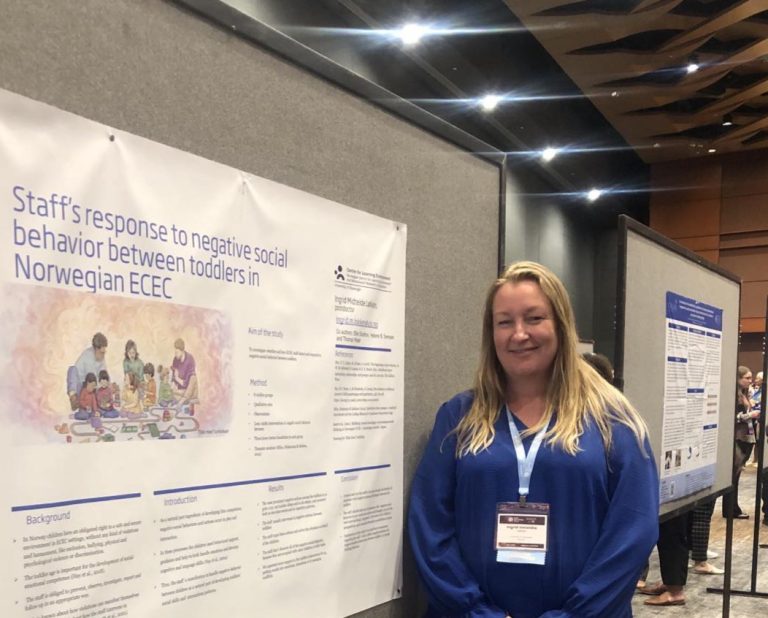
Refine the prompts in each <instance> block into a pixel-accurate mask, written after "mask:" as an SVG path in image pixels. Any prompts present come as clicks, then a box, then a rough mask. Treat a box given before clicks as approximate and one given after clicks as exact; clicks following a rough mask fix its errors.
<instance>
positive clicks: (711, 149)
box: [707, 148, 717, 154]
mask: <svg viewBox="0 0 768 618" xmlns="http://www.w3.org/2000/svg"><path fill="white" fill-rule="evenodd" d="M707 152H708V153H709V154H712V153H713V152H717V148H710V149H709V150H707Z"/></svg>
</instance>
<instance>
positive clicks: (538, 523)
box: [494, 502, 549, 564]
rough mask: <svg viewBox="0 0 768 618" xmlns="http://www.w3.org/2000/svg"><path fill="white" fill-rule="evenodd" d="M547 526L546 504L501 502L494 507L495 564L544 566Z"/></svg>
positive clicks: (547, 507) (547, 509)
mask: <svg viewBox="0 0 768 618" xmlns="http://www.w3.org/2000/svg"><path fill="white" fill-rule="evenodd" d="M548 527H549V505H548V504H543V503H540V502H527V503H525V504H521V503H519V502H500V503H499V504H498V505H496V535H495V538H494V549H495V550H496V561H497V562H507V563H512V564H545V563H546V559H547V538H548Z"/></svg>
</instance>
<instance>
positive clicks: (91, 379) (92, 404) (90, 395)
mask: <svg viewBox="0 0 768 618" xmlns="http://www.w3.org/2000/svg"><path fill="white" fill-rule="evenodd" d="M96 411H97V407H96V376H95V375H94V374H93V373H88V374H86V376H85V381H84V382H83V386H82V388H81V389H80V396H79V397H78V410H77V412H75V418H76V419H77V420H78V421H87V420H89V419H90V418H91V417H92V416H94V415H95V414H96Z"/></svg>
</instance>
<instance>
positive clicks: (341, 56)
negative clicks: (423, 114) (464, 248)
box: [193, 0, 648, 225]
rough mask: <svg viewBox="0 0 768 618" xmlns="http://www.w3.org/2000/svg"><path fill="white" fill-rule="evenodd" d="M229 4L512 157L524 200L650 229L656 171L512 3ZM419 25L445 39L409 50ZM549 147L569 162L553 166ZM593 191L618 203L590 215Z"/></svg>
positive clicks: (302, 0) (362, 0) (231, 0)
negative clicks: (621, 217) (493, 102)
mask: <svg viewBox="0 0 768 618" xmlns="http://www.w3.org/2000/svg"><path fill="white" fill-rule="evenodd" d="M225 3H226V4H227V5H229V6H231V7H233V8H235V9H236V10H238V11H241V12H243V13H245V14H247V15H249V16H250V17H252V18H253V19H255V20H257V21H258V22H260V23H263V24H266V25H268V26H269V27H270V28H273V29H274V30H276V31H278V32H281V33H284V34H285V35H287V36H289V37H290V38H291V39H293V40H295V41H298V42H299V43H301V44H302V45H304V46H306V47H307V48H309V49H311V50H314V51H315V52H317V53H319V54H321V55H323V56H325V57H326V58H328V59H330V60H332V61H333V62H334V63H336V64H337V65H339V66H341V67H344V68H345V69H346V70H348V71H351V72H353V73H355V74H357V75H359V76H361V77H363V78H364V79H365V80H368V81H370V82H372V83H375V84H377V85H379V86H381V87H383V88H384V89H386V90H387V91H389V92H391V93H392V94H393V95H396V97H401V98H402V99H405V100H407V101H410V102H412V103H414V104H416V105H418V106H420V107H421V108H423V109H425V110H427V111H428V112H429V113H431V114H433V115H434V116H436V117H439V118H441V119H443V120H445V121H447V122H449V123H450V124H452V125H453V126H455V127H458V128H460V129H462V130H463V131H466V132H467V133H470V134H472V135H474V136H476V137H478V138H479V139H481V140H483V141H484V142H485V143H486V144H489V145H490V146H492V147H493V148H496V149H498V150H499V151H501V152H503V153H506V154H507V165H508V166H509V167H510V169H512V170H513V175H514V178H515V182H516V185H515V190H516V191H517V194H518V196H519V197H520V198H521V199H526V200H529V201H535V200H549V201H552V200H556V201H557V202H558V203H562V204H565V205H567V204H569V203H571V202H572V203H573V206H574V208H573V211H574V212H576V211H579V212H581V211H584V212H585V214H584V216H589V217H591V218H592V220H593V222H596V223H600V222H604V223H605V224H606V225H612V224H614V223H615V216H616V215H617V214H620V213H628V214H630V215H631V216H634V217H635V218H638V219H640V220H645V219H646V216H647V215H646V213H647V193H646V190H647V186H648V169H647V166H646V165H645V164H644V163H643V162H642V161H641V159H640V158H639V157H638V156H637V154H636V153H635V151H634V149H633V148H632V147H631V146H630V145H628V143H627V141H626V140H625V138H624V137H622V135H620V134H619V133H618V132H617V131H616V130H615V129H614V128H613V126H612V125H611V124H610V123H609V122H607V121H606V118H605V116H604V115H603V114H602V113H601V111H599V110H598V109H597V108H596V107H595V105H594V102H593V101H592V100H590V99H589V98H588V97H585V96H584V94H583V93H582V92H581V90H580V89H579V87H578V86H577V85H576V84H575V83H574V81H573V80H572V79H571V78H570V77H569V76H568V75H567V74H566V73H564V72H563V70H562V69H561V68H560V67H559V66H558V64H557V63H556V62H555V60H553V58H552V57H551V56H550V54H548V53H547V51H546V50H545V49H544V48H543V47H542V45H541V43H540V42H539V41H537V39H536V38H535V37H534V36H532V34H531V33H530V32H528V30H527V29H526V28H525V27H524V26H523V25H522V24H521V22H520V20H519V19H518V18H517V17H516V16H515V15H514V13H513V12H512V11H511V10H510V7H509V6H508V5H507V4H505V2H504V0H473V1H472V2H468V1H467V0H386V1H383V0H258V1H257V0H226V2H225ZM193 4H195V5H197V4H199V3H197V2H195V3H193ZM410 21H418V22H422V23H428V24H432V25H436V26H438V27H440V28H444V29H445V31H444V32H442V33H440V34H438V35H435V36H428V37H426V38H425V39H424V40H423V41H422V42H421V43H420V44H419V45H416V46H413V47H406V46H404V45H403V44H402V43H401V41H399V39H398V38H397V36H396V35H394V34H393V33H394V31H395V30H397V29H399V28H400V27H402V26H403V24H405V23H407V22H410ZM520 88H523V90H524V91H525V92H526V93H528V94H530V95H531V96H525V97H519V98H515V97H514V96H509V97H506V98H505V100H504V101H503V102H502V103H501V104H500V105H499V107H498V108H497V109H496V110H494V111H493V112H492V113H484V112H483V111H482V110H481V109H480V107H479V106H478V98H479V97H482V96H483V95H484V94H486V93H488V92H497V93H505V94H506V93H514V92H517V91H518V90H519V89H520ZM539 95H541V96H539ZM549 146H552V147H559V148H562V151H561V153H560V155H558V157H557V158H556V159H555V160H553V161H551V162H549V163H543V162H542V159H541V153H542V150H543V149H545V148H547V147H549ZM619 185H620V186H619ZM593 187H600V188H605V189H608V190H610V191H611V194H612V196H611V199H608V200H601V203H600V208H594V209H589V211H588V212H587V211H585V209H583V208H582V207H583V205H584V201H585V194H586V192H587V191H589V189H591V188H593Z"/></svg>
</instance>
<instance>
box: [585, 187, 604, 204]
mask: <svg viewBox="0 0 768 618" xmlns="http://www.w3.org/2000/svg"><path fill="white" fill-rule="evenodd" d="M602 194H603V192H602V191H601V190H600V189H591V190H590V192H589V193H587V199H588V200H589V201H590V202H594V201H595V200H597V199H598V198H599V197H600V196H601V195H602Z"/></svg>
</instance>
